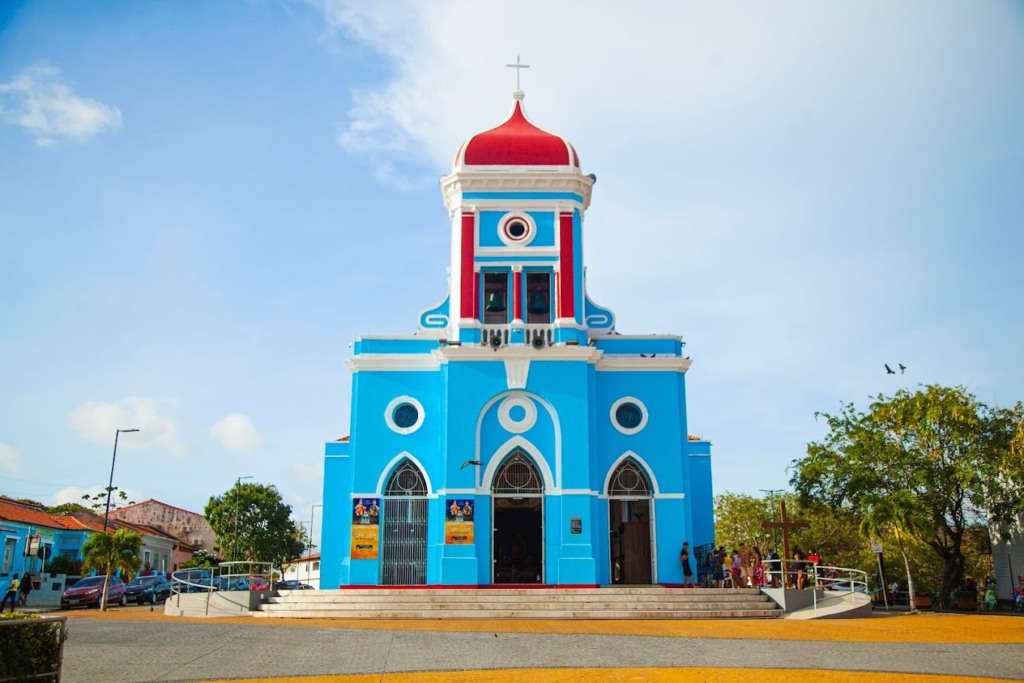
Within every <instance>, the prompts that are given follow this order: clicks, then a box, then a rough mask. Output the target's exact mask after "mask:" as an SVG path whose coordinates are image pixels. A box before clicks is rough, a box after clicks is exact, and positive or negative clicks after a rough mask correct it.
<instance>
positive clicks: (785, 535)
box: [761, 500, 807, 560]
mask: <svg viewBox="0 0 1024 683" xmlns="http://www.w3.org/2000/svg"><path fill="white" fill-rule="evenodd" d="M779 515H780V517H781V520H782V521H779V522H765V523H764V524H762V525H761V526H762V527H764V528H766V529H782V559H783V560H791V559H793V558H791V557H790V556H789V530H790V529H806V528H807V522H790V521H787V520H786V501H784V500H780V501H779Z"/></svg>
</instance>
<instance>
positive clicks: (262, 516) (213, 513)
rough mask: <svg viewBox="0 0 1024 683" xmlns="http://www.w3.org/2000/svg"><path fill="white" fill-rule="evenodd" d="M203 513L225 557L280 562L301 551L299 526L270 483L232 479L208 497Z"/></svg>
mask: <svg viewBox="0 0 1024 683" xmlns="http://www.w3.org/2000/svg"><path fill="white" fill-rule="evenodd" d="M204 513H205V514H206V519H207V521H209V523H210V526H211V527H212V528H213V530H214V532H215V533H216V534H217V538H218V540H219V541H220V549H221V553H222V554H223V555H224V556H226V557H227V558H228V559H232V560H250V561H253V562H273V563H275V564H277V565H281V564H283V563H284V562H285V561H286V560H290V559H292V558H295V557H298V556H299V555H300V554H301V553H302V548H303V545H302V540H301V538H302V533H303V532H302V528H301V527H300V526H299V525H297V524H296V523H295V522H293V521H292V519H291V514H292V507H291V505H286V504H285V503H284V502H283V501H282V500H281V494H279V493H278V492H277V488H276V487H275V486H273V485H263V484H257V483H251V482H235V485H234V486H233V487H232V488H231V489H230V490H229V491H227V492H225V493H224V494H222V495H220V496H215V497H213V498H210V500H209V502H208V503H207V504H206V508H205V509H204ZM236 538H237V544H236Z"/></svg>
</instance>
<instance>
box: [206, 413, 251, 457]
mask: <svg viewBox="0 0 1024 683" xmlns="http://www.w3.org/2000/svg"><path fill="white" fill-rule="evenodd" d="M210 436H212V437H213V438H215V439H217V441H219V442H220V445H221V446H223V447H224V448H226V449H228V450H229V451H238V452H239V453H248V452H249V451H251V450H252V449H254V448H256V446H258V445H259V443H260V435H259V434H258V433H257V432H256V428H255V427H254V426H253V424H252V420H250V419H249V416H248V415H243V414H242V413H232V414H231V415H228V416H227V417H223V418H221V419H220V420H218V421H217V423H216V424H215V425H213V426H212V427H210Z"/></svg>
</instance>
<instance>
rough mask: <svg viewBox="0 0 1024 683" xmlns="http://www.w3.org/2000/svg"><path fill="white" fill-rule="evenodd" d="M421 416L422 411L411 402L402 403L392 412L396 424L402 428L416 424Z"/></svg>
mask: <svg viewBox="0 0 1024 683" xmlns="http://www.w3.org/2000/svg"><path fill="white" fill-rule="evenodd" d="M419 417H420V411H418V410H416V406H414V405H413V404H411V403H402V404H401V405H399V406H398V407H396V408H395V412H394V413H392V416H391V418H392V419H393V420H394V422H395V425H396V426H398V427H400V428H402V429H408V428H409V427H412V426H413V425H414V424H416V420H418V419H419Z"/></svg>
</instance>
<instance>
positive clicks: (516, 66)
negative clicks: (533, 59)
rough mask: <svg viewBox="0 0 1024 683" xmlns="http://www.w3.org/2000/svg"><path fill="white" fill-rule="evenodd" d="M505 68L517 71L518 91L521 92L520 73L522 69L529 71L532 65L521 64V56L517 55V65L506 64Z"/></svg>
mask: <svg viewBox="0 0 1024 683" xmlns="http://www.w3.org/2000/svg"><path fill="white" fill-rule="evenodd" d="M505 66H507V67H508V68H510V69H515V70H516V90H517V91H519V90H521V88H520V87H519V73H520V71H519V70H520V69H529V68H530V65H529V64H523V63H521V62H520V61H519V55H518V54H517V55H516V63H515V64H506V65H505Z"/></svg>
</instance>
